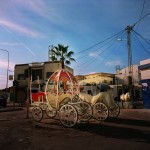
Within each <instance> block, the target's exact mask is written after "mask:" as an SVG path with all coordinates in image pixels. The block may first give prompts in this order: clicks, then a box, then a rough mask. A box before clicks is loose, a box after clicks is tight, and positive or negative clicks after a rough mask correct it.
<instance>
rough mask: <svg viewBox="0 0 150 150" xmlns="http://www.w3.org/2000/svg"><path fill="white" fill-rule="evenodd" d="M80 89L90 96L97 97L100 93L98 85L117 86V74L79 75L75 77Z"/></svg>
mask: <svg viewBox="0 0 150 150" xmlns="http://www.w3.org/2000/svg"><path fill="white" fill-rule="evenodd" d="M75 78H76V80H77V81H78V84H79V85H80V88H81V89H82V90H83V91H84V92H85V93H88V94H91V95H96V94H97V93H98V92H99V89H97V85H100V84H106V85H113V84H115V74H111V73H102V72H101V73H92V74H87V75H77V76H75Z"/></svg>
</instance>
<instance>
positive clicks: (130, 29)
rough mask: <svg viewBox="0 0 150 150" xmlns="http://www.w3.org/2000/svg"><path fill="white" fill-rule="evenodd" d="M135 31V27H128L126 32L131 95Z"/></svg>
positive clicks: (130, 91) (130, 90)
mask: <svg viewBox="0 0 150 150" xmlns="http://www.w3.org/2000/svg"><path fill="white" fill-rule="evenodd" d="M132 29H133V26H129V25H128V26H127V27H126V29H125V30H126V31H127V47H128V72H129V77H128V84H129V93H130V95H131V93H132V84H133V83H132V82H133V66H132V50H131V31H132Z"/></svg>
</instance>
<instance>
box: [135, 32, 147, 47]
mask: <svg viewBox="0 0 150 150" xmlns="http://www.w3.org/2000/svg"><path fill="white" fill-rule="evenodd" d="M133 32H135V33H136V34H137V35H138V36H139V37H141V38H142V39H143V40H144V41H145V42H146V43H147V44H150V43H149V42H150V40H149V39H146V38H144V37H143V36H142V35H141V34H139V33H138V32H136V31H135V30H133Z"/></svg>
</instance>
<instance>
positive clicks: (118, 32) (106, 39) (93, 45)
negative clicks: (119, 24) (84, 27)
mask: <svg viewBox="0 0 150 150" xmlns="http://www.w3.org/2000/svg"><path fill="white" fill-rule="evenodd" d="M123 31H124V30H121V31H120V32H118V33H116V34H114V35H112V36H110V37H108V38H106V39H105V40H103V41H101V42H98V43H96V44H95V45H92V46H90V47H88V48H86V49H84V50H81V51H80V52H78V53H77V54H76V55H79V54H80V53H82V52H85V51H87V50H89V49H91V48H93V47H96V46H97V45H100V44H102V43H104V42H105V41H107V40H109V39H111V38H113V37H114V36H116V35H118V34H120V33H122V32H123Z"/></svg>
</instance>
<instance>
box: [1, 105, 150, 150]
mask: <svg viewBox="0 0 150 150" xmlns="http://www.w3.org/2000/svg"><path fill="white" fill-rule="evenodd" d="M81 149H82V150H91V149H92V150H98V149H100V150H103V149H106V150H107V149H114V150H120V149H121V150H130V149H131V150H149V149H150V110H145V109H121V113H120V115H119V117H118V118H115V119H108V120H107V121H105V122H102V123H101V124H100V123H99V122H97V121H93V120H92V121H90V122H89V123H84V124H83V123H82V124H77V126H76V127H74V128H65V127H63V126H62V125H61V124H60V122H59V120H52V119H49V118H48V117H46V116H44V119H43V120H42V122H41V123H36V122H34V121H33V120H32V118H31V115H29V118H28V119H27V115H26V109H25V108H24V109H23V110H18V111H10V112H0V150H81Z"/></svg>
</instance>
